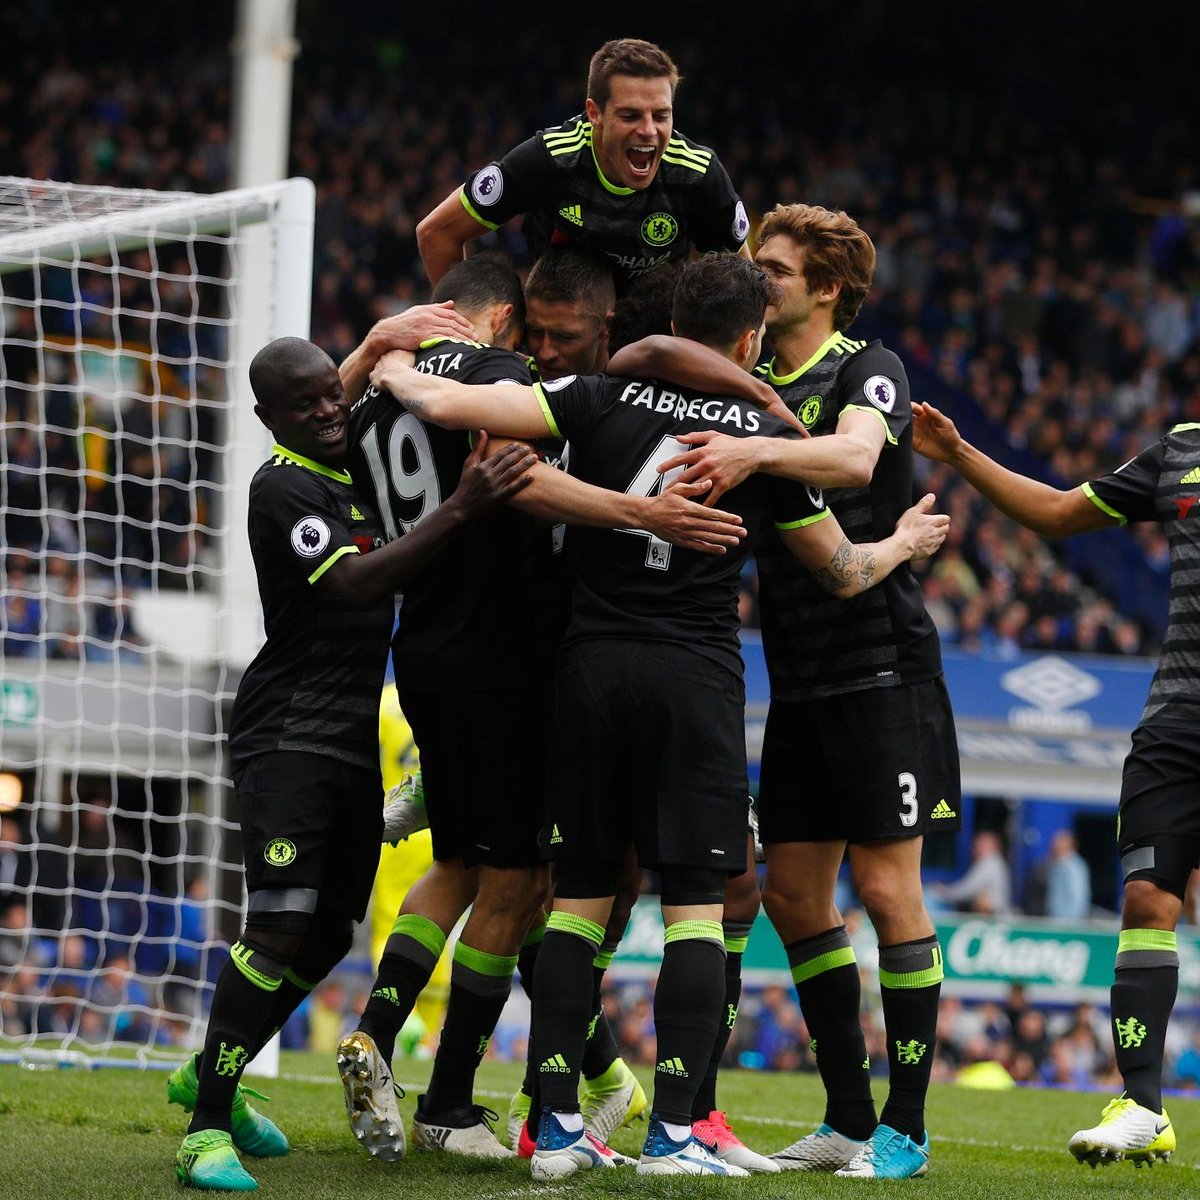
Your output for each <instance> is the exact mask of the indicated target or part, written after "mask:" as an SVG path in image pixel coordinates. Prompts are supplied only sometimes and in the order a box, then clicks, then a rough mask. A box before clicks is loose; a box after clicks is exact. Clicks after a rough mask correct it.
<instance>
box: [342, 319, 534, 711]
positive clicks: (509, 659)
mask: <svg viewBox="0 0 1200 1200" xmlns="http://www.w3.org/2000/svg"><path fill="white" fill-rule="evenodd" d="M416 367H417V370H419V371H425V372H428V373H430V374H433V375H444V376H446V377H447V378H450V379H455V380H457V381H458V382H460V383H471V384H482V383H498V382H510V383H515V384H525V385H528V384H530V383H531V382H532V379H531V376H530V374H529V367H528V365H527V364H526V361H525V359H524V358H522V357H521V356H520V355H519V354H515V353H513V352H512V351H511V350H501V349H498V348H497V347H494V346H484V345H481V344H479V343H477V342H467V341H458V340H454V339H449V338H435V339H433V340H432V341H430V342H426V343H425V344H424V345H423V346H422V347H421V349H420V350H419V351H418V352H417V356H416ZM470 453H471V435H470V434H469V433H467V432H465V431H463V430H451V429H440V428H438V426H436V425H432V424H427V423H426V422H424V421H422V420H420V419H419V418H418V417H416V416H414V415H413V414H412V413H410V412H408V411H407V410H405V409H404V408H402V407H401V406H400V404H399V403H398V402H397V401H396V400H395V399H393V397H392V396H391V395H389V394H388V393H387V392H380V391H379V390H378V389H377V388H375V387H369V388H368V389H367V391H366V393H365V394H364V395H363V397H362V399H361V400H359V401H358V403H357V404H355V406H354V408H353V410H352V411H351V415H350V451H349V454H348V456H347V462H348V464H349V466H350V470H351V472H352V473H353V474H355V475H356V476H357V478H358V479H359V480H360V482H361V484H362V487H363V488H364V490H366V489H369V491H370V494H372V495H373V496H374V498H375V501H376V503H377V504H378V505H379V508H380V512H381V515H382V516H383V522H384V528H385V531H386V533H387V537H388V539H389V540H391V539H392V538H396V537H399V536H401V535H402V534H404V533H406V532H407V531H408V530H410V529H412V528H413V527H414V526H416V525H417V524H418V523H419V522H420V521H421V520H423V519H424V518H425V517H426V516H428V515H429V514H430V513H431V512H433V510H434V509H435V508H437V506H438V505H439V504H441V503H442V501H443V500H446V499H447V498H448V497H449V496H450V495H451V493H452V492H453V491H454V489H455V488H456V487H458V481H459V478H460V477H461V475H462V466H463V462H464V461H465V460H466V458H467V456H468V455H469V454H470ZM550 543H551V539H550V532H549V530H548V529H547V528H546V527H545V526H544V525H538V524H537V523H536V522H534V521H533V520H532V519H531V518H530V517H527V516H525V515H524V514H522V513H519V512H517V511H516V510H514V509H512V508H508V507H506V506H504V505H501V506H499V507H498V508H496V509H494V510H493V511H492V512H490V513H488V514H486V515H484V516H482V517H475V518H473V519H472V520H470V521H468V522H467V523H466V524H465V525H464V526H463V527H462V528H461V529H460V530H458V531H457V532H456V533H455V534H454V535H453V536H452V537H451V538H450V539H449V540H448V541H447V542H446V543H445V545H443V546H442V547H441V548H440V549H439V550H438V551H437V553H436V554H435V555H434V556H433V557H432V558H431V559H430V560H429V561H428V562H427V563H426V564H425V565H424V566H423V567H422V568H421V570H420V572H419V573H418V574H417V576H416V578H415V579H413V580H412V581H411V582H410V584H409V586H408V588H407V589H406V590H405V592H404V596H403V600H402V602H401V607H400V622H399V626H398V627H397V631H396V637H395V639H394V642H393V648H394V660H395V668H396V671H397V673H398V674H400V675H402V676H403V677H404V678H405V679H406V680H408V681H409V682H417V681H419V682H420V683H422V684H423V685H424V686H427V687H445V688H457V687H462V686H463V685H464V683H469V684H470V686H472V687H483V688H487V687H496V686H506V685H508V684H510V683H511V682H512V679H513V674H512V672H513V671H514V670H515V669H517V668H518V666H519V665H520V664H523V663H524V664H526V665H528V664H530V663H531V662H533V661H536V658H537V655H538V650H539V646H540V645H542V644H543V643H544V642H545V641H546V640H547V639H548V638H549V636H550V628H551V626H552V624H553V623H552V621H551V620H550V618H549V617H548V615H547V614H546V612H545V606H546V604H547V603H548V601H547V599H546V597H545V595H544V594H543V580H544V578H545V575H546V574H547V572H548V567H547V566H546V565H545V563H544V562H543V560H545V559H548V558H549V555H550Z"/></svg>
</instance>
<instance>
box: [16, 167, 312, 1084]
mask: <svg viewBox="0 0 1200 1200" xmlns="http://www.w3.org/2000/svg"><path fill="white" fill-rule="evenodd" d="M314 207H315V204H314V189H313V186H312V184H311V182H310V181H308V180H306V179H292V180H288V181H285V182H282V183H278V184H270V185H264V186H261V187H253V188H244V189H240V190H237V191H229V192H222V193H214V194H212V195H196V194H189V193H177V192H176V193H163V192H149V191H135V190H126V189H118V188H105V187H88V186H82V185H75V184H69V183H59V182H52V181H45V180H30V179H18V178H11V177H0V510H2V518H0V519H2V522H3V524H2V526H0V537H2V545H0V592H2V594H3V609H2V611H0V1058H4V1057H8V1058H14V1057H15V1058H18V1059H20V1058H26V1059H27V1058H29V1057H31V1056H34V1057H36V1056H38V1055H50V1056H52V1057H55V1058H58V1059H59V1060H60V1061H71V1060H73V1059H74V1060H81V1061H86V1062H136V1063H143V1064H145V1063H151V1062H155V1061H178V1060H179V1058H180V1048H181V1047H190V1046H194V1045H197V1044H198V1043H199V1040H200V1037H201V1036H202V1033H203V1028H204V1020H205V1014H206V1012H207V1005H208V1000H209V997H210V996H211V990H212V982H213V980H214V979H215V975H216V972H217V970H218V969H219V966H220V964H221V961H222V960H223V955H224V953H225V951H226V948H227V943H228V941H229V940H230V939H231V938H232V937H234V936H236V933H237V929H238V926H239V923H240V918H241V912H242V904H243V894H242V880H241V853H240V842H239V840H238V834H237V824H236V814H235V813H234V811H233V809H232V796H231V781H230V779H229V770H228V766H227V760H226V756H225V746H224V732H225V722H226V718H227V714H228V709H229V705H230V703H231V702H232V698H233V692H234V690H235V688H236V683H237V679H238V677H239V675H240V672H241V670H242V668H244V667H245V665H246V664H247V663H248V661H249V660H250V658H251V657H252V656H253V654H254V653H255V651H256V650H257V648H258V646H259V644H261V640H262V630H261V616H260V611H259V604H258V595H257V587H256V583H255V576H254V569H253V563H252V561H251V559H250V553H249V547H248V545H247V542H246V537H245V528H246V499H247V491H248V487H249V481H250V478H251V476H252V475H253V473H254V471H255V470H256V469H257V468H258V466H259V465H260V464H261V463H262V461H263V460H264V458H265V457H266V454H267V451H268V448H269V445H270V439H269V436H268V435H267V433H266V431H265V429H264V428H263V427H262V426H261V424H260V423H259V422H258V420H257V418H256V417H255V416H254V413H253V400H252V398H251V396H250V392H249V384H248V378H247V367H248V364H249V361H250V359H251V358H252V357H253V355H254V354H255V353H256V352H257V350H258V349H259V348H260V347H261V346H262V345H264V344H265V343H266V342H267V341H269V340H270V339H271V338H273V337H278V336H282V335H285V334H290V335H294V336H299V337H307V336H308V333H309V312H310V305H311V294H312V258H313V218H314Z"/></svg>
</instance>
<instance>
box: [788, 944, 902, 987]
mask: <svg viewBox="0 0 1200 1200" xmlns="http://www.w3.org/2000/svg"><path fill="white" fill-rule="evenodd" d="M857 961H858V959H856V958H855V957H854V947H853V946H839V947H838V949H836V950H830V951H828V953H826V954H818V955H817V957H816V958H810V959H809V960H808V961H807V962H802V963H797V964H796V965H795V966H794V967H793V968H792V981H793V982H794V983H804V982H805V980H808V979H815V978H816V977H817V976H818V975H824V974H825V972H826V971H834V970H836V969H837V968H838V967H848V966H852V965H853V964H854V963H856V962H857ZM879 975H880V978H882V977H883V972H882V971H880V972H879Z"/></svg>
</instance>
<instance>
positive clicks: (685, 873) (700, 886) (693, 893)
mask: <svg viewBox="0 0 1200 1200" xmlns="http://www.w3.org/2000/svg"><path fill="white" fill-rule="evenodd" d="M660 873H661V875H662V904H663V908H694V907H704V906H709V905H714V904H720V903H722V901H723V899H724V896H725V881H726V879H727V876H726V875H725V873H724V871H720V870H717V869H716V868H715V867H679V866H665V867H663V868H662V871H661V872H660Z"/></svg>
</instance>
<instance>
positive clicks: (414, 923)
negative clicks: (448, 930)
mask: <svg viewBox="0 0 1200 1200" xmlns="http://www.w3.org/2000/svg"><path fill="white" fill-rule="evenodd" d="M397 934H399V935H400V936H401V937H407V938H412V940H413V941H414V942H416V943H417V944H418V945H419V946H424V947H425V949H426V950H428V951H429V953H430V954H432V955H433V957H434V958H435V959H437V958H440V957H441V955H442V951H443V950H445V948H446V935H445V934H444V933H443V932H442V931H441V929H439V928H438V926H437V925H435V924H434V923H433V922H432V921H431V920H429V918H428V917H422V916H421V915H420V914H418V913H401V914H400V915H399V916H398V917H397V918H396V923H395V924H394V925H393V926H392V932H391V936H392V937H395V936H396V935H397Z"/></svg>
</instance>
